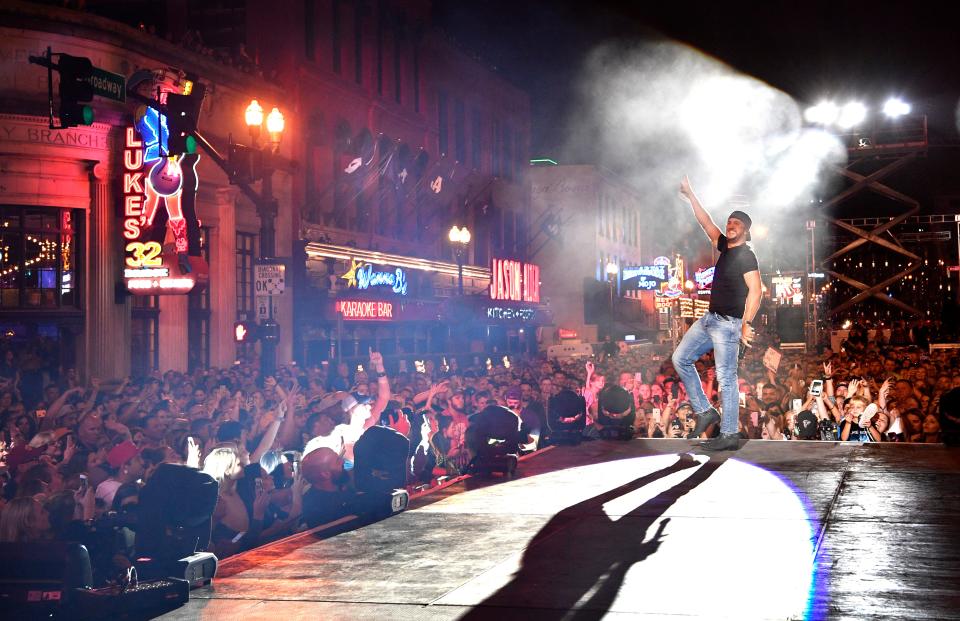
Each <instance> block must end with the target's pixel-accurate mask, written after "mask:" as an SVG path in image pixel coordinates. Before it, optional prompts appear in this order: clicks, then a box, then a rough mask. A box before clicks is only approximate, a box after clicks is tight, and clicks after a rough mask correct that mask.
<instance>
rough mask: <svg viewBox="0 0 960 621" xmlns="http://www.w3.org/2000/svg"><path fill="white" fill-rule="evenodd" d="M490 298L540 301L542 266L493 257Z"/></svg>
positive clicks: (537, 302) (512, 300)
mask: <svg viewBox="0 0 960 621" xmlns="http://www.w3.org/2000/svg"><path fill="white" fill-rule="evenodd" d="M490 299H491V300H508V301H511V302H530V303H533V304H539V303H540V266H538V265H534V264H533V263H521V262H520V261H513V260H511V259H493V260H492V262H491V265H490Z"/></svg>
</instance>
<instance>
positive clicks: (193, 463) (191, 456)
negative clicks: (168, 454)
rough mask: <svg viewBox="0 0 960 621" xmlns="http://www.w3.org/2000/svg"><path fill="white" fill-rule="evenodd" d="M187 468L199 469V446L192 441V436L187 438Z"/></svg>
mask: <svg viewBox="0 0 960 621" xmlns="http://www.w3.org/2000/svg"><path fill="white" fill-rule="evenodd" d="M187 466H189V467H190V468H197V469H199V468H200V446H199V445H198V444H197V443H196V441H194V439H193V436H187Z"/></svg>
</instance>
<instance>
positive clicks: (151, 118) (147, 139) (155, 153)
mask: <svg viewBox="0 0 960 621" xmlns="http://www.w3.org/2000/svg"><path fill="white" fill-rule="evenodd" d="M137 131H138V132H140V136H141V137H142V139H143V162H144V163H145V164H149V163H150V162H155V161H157V160H159V159H160V158H161V157H163V156H164V155H165V154H167V138H168V137H169V136H170V130H169V129H167V117H165V116H164V115H162V114H160V113H159V112H157V111H156V110H154V109H153V108H150V107H149V106H148V107H147V111H146V113H145V114H144V115H143V116H142V117H141V118H140V120H139V121H137Z"/></svg>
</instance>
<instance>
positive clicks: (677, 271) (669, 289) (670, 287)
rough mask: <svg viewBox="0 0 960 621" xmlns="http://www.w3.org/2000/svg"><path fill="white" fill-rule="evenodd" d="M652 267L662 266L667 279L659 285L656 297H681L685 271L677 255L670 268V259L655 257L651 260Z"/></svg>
mask: <svg viewBox="0 0 960 621" xmlns="http://www.w3.org/2000/svg"><path fill="white" fill-rule="evenodd" d="M653 264H654V265H663V266H664V267H665V269H666V270H667V272H668V277H667V279H666V280H665V281H663V282H662V283H660V290H659V291H657V295H659V296H664V297H668V298H678V297H680V296H681V295H683V281H684V275H685V274H686V270H685V269H684V265H683V259H682V258H681V257H680V255H677V256H676V258H675V261H674V264H673V267H670V259H668V258H667V257H657V258H656V259H654V260H653Z"/></svg>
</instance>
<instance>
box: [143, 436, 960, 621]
mask: <svg viewBox="0 0 960 621" xmlns="http://www.w3.org/2000/svg"><path fill="white" fill-rule="evenodd" d="M958 517H960V451H958V450H957V449H947V448H945V447H942V446H938V445H906V444H885V445H875V444H867V445H858V444H841V443H827V442H774V441H758V440H753V441H750V442H747V443H745V444H744V446H743V448H742V449H741V450H740V451H738V452H736V453H721V454H720V455H719V456H717V455H706V454H699V452H698V451H697V450H696V449H693V448H692V443H691V442H688V441H686V440H634V441H631V442H614V441H598V442H591V443H585V444H582V445H580V446H577V447H556V448H553V449H548V450H546V451H544V452H542V453H541V454H537V455H534V456H532V458H530V459H527V460H525V461H524V462H523V463H522V464H521V468H520V471H519V476H518V478H517V479H515V480H513V481H505V482H491V481H477V480H467V481H463V482H460V483H458V484H456V485H453V486H450V487H448V488H446V489H444V490H440V491H438V492H435V493H433V494H429V495H427V496H424V497H422V498H419V499H417V500H416V501H415V502H413V503H411V508H410V509H408V510H407V511H405V512H404V513H401V514H399V515H395V516H393V517H391V518H389V519H386V520H383V521H381V522H377V523H374V524H369V525H366V526H363V527H361V528H356V529H353V530H348V531H347V532H340V533H339V534H333V533H329V532H328V533H327V534H326V535H325V536H324V538H321V537H318V536H317V535H313V534H307V535H300V536H297V537H293V538H291V539H288V540H286V541H284V542H280V543H277V544H273V545H271V546H267V547H265V548H261V549H259V550H256V551H252V552H250V553H247V554H245V555H242V556H240V557H237V558H235V559H230V560H228V561H227V562H225V563H224V564H223V565H222V567H221V574H220V575H219V576H218V578H217V579H216V580H215V583H214V586H213V587H212V588H209V589H198V590H195V591H193V593H192V594H191V601H190V602H189V603H188V604H187V605H186V606H184V607H182V608H180V609H178V610H176V611H174V612H172V613H170V614H168V615H166V616H164V617H162V618H163V619H178V620H179V619H204V618H206V619H236V620H237V621H241V620H242V621H252V620H253V619H269V620H271V621H275V620H277V619H282V620H283V621H291V620H293V619H325V620H326V619H349V620H357V619H376V620H384V619H461V618H466V619H496V620H498V621H503V620H507V619H599V618H604V617H606V618H609V619H737V620H746V619H778V620H784V619H904V620H906V619H910V620H914V619H937V620H941V619H960V520H958ZM345 527H349V525H346V526H345ZM341 528H343V527H341Z"/></svg>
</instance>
